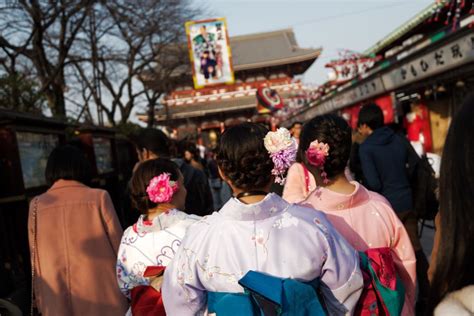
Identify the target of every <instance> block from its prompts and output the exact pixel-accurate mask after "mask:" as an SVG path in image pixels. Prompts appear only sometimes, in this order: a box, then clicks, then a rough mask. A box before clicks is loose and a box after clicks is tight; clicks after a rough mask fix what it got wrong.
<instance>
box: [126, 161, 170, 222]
mask: <svg viewBox="0 0 474 316" xmlns="http://www.w3.org/2000/svg"><path fill="white" fill-rule="evenodd" d="M162 173H169V174H170V180H173V181H178V178H179V168H178V166H177V165H176V164H175V163H174V162H172V161H171V160H168V159H164V158H158V159H152V160H147V161H144V162H142V163H140V165H139V166H138V167H137V170H135V172H134V174H133V176H132V180H131V181H130V195H131V199H132V203H133V206H134V207H135V208H136V209H138V210H139V211H140V212H141V213H142V214H147V213H148V210H149V209H152V208H155V207H156V206H157V205H158V204H156V203H154V202H152V201H150V199H149V198H148V194H147V192H146V188H147V187H148V184H150V180H151V179H153V178H154V177H156V176H158V175H160V174H162Z"/></svg>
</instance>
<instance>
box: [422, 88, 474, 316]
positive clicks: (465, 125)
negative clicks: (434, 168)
mask: <svg viewBox="0 0 474 316" xmlns="http://www.w3.org/2000/svg"><path fill="white" fill-rule="evenodd" d="M472 179H474V96H471V97H470V98H468V99H467V100H465V102H464V103H463V105H462V107H461V109H460V110H459V112H458V113H457V115H456V116H455V117H454V119H453V121H452V123H451V126H450V128H449V132H448V136H447V137H446V143H445V145H444V150H443V158H442V161H441V173H440V191H439V199H440V216H441V227H438V229H441V231H440V233H441V238H440V243H439V249H438V256H437V257H436V265H435V267H436V269H435V273H434V276H433V281H432V284H431V298H430V306H429V309H428V314H429V315H431V314H432V312H433V310H434V308H435V307H436V306H437V305H438V304H439V302H441V301H442V300H443V298H444V297H445V296H446V295H447V294H448V293H450V292H453V291H457V290H460V289H462V288H463V287H465V286H468V285H472V284H474V265H473V263H472V262H473V260H474V246H473V245H474V198H473V197H474V183H473V182H472Z"/></svg>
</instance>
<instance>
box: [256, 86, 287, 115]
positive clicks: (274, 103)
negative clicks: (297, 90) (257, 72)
mask: <svg viewBox="0 0 474 316" xmlns="http://www.w3.org/2000/svg"><path fill="white" fill-rule="evenodd" d="M283 105H284V104H283V99H282V98H281V97H280V95H279V94H278V92H277V91H276V90H273V89H270V88H268V87H260V88H258V89H257V111H258V113H261V114H263V113H273V112H276V111H278V110H280V109H281V108H283Z"/></svg>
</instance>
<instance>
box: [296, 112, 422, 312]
mask: <svg viewBox="0 0 474 316" xmlns="http://www.w3.org/2000/svg"><path fill="white" fill-rule="evenodd" d="M351 144H352V142H351V129H350V127H349V126H348V125H347V123H346V121H344V119H342V118H341V117H339V116H336V115H332V114H329V115H322V116H318V117H315V118H314V119H312V120H311V121H309V122H308V123H306V124H305V125H304V127H303V131H302V134H301V139H300V145H299V149H298V151H299V153H298V154H299V155H300V157H303V160H304V164H305V166H306V168H307V169H308V170H309V171H310V173H311V174H312V175H313V176H314V177H315V179H316V182H317V183H320V184H321V185H320V186H318V187H317V188H316V190H314V191H313V192H311V193H310V195H309V196H308V198H307V199H306V200H305V201H303V202H302V203H301V204H303V205H307V206H312V207H314V208H315V209H318V210H321V211H323V212H324V213H326V216H327V218H328V220H329V221H330V222H331V223H332V224H333V225H334V227H335V228H336V229H337V230H338V231H339V233H341V235H343V236H344V237H345V238H346V240H347V241H348V242H349V243H350V244H351V245H352V246H353V247H354V248H355V249H357V250H358V251H366V250H367V249H371V248H382V247H389V248H390V249H391V251H392V257H393V260H394V263H395V268H396V270H397V272H398V274H399V276H400V278H401V279H402V282H403V285H404V287H405V293H406V298H405V304H404V306H403V313H402V314H403V315H413V314H414V311H413V308H414V301H415V285H416V264H415V263H416V260H415V254H414V252H413V247H412V245H411V243H410V239H409V237H408V234H407V232H406V231H405V228H404V227H403V224H402V223H401V222H400V220H399V219H398V217H397V215H396V214H395V212H394V211H393V209H392V208H391V206H390V204H389V202H388V201H387V200H386V199H385V198H384V197H382V196H381V195H379V194H377V193H375V192H372V191H369V190H367V189H366V188H365V187H364V186H362V185H361V184H359V183H358V182H350V181H349V180H347V177H346V175H345V173H344V170H345V168H346V166H347V162H348V160H349V155H350V151H351Z"/></svg>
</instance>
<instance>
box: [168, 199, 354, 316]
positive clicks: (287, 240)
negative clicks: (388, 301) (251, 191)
mask: <svg viewBox="0 0 474 316" xmlns="http://www.w3.org/2000/svg"><path fill="white" fill-rule="evenodd" d="M249 270H254V271H258V272H263V273H267V274H269V275H273V276H277V277H282V278H294V279H297V280H300V281H312V280H314V279H316V278H320V279H321V283H322V285H321V288H320V290H321V292H322V293H323V297H324V300H325V303H326V305H327V306H328V309H329V310H330V311H331V312H332V313H334V314H338V315H344V314H351V312H352V311H353V309H354V307H355V305H356V303H357V301H358V299H359V296H360V293H361V290H362V285H363V280H362V275H361V273H360V270H359V259H358V255H357V252H356V251H355V250H354V249H353V248H352V247H351V246H350V245H349V244H348V243H347V242H346V241H345V240H344V238H342V236H340V235H339V234H338V233H337V232H336V231H335V230H334V228H333V227H332V225H331V224H330V223H329V222H328V221H327V219H326V218H325V216H324V214H323V213H321V212H317V211H315V210H313V209H308V208H305V207H301V206H298V205H292V204H289V203H287V202H286V201H284V200H283V199H282V198H280V197H279V196H277V195H276V194H268V195H267V196H266V197H265V199H264V200H262V201H260V202H259V203H255V204H244V203H242V202H240V201H239V200H238V199H235V198H233V199H231V200H229V201H228V202H227V203H226V204H225V205H224V206H223V208H222V209H221V210H220V211H219V212H216V213H213V214H212V215H209V216H205V217H204V218H203V219H202V220H200V221H199V222H198V223H196V224H194V225H193V226H192V227H190V229H189V230H188V233H187V235H186V237H185V238H184V239H183V241H182V244H181V247H180V248H179V250H178V253H177V254H176V256H175V258H174V260H173V261H172V263H171V264H170V265H169V266H168V268H167V269H166V271H165V277H164V281H163V286H162V295H163V301H164V304H165V308H166V312H167V313H168V314H170V315H199V314H202V313H204V312H205V310H206V307H207V304H206V299H207V292H208V291H209V292H230V293H242V292H243V288H242V287H241V286H240V285H239V284H238V280H239V279H241V278H242V277H243V276H244V275H245V274H246V273H247V272H248V271H249Z"/></svg>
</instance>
